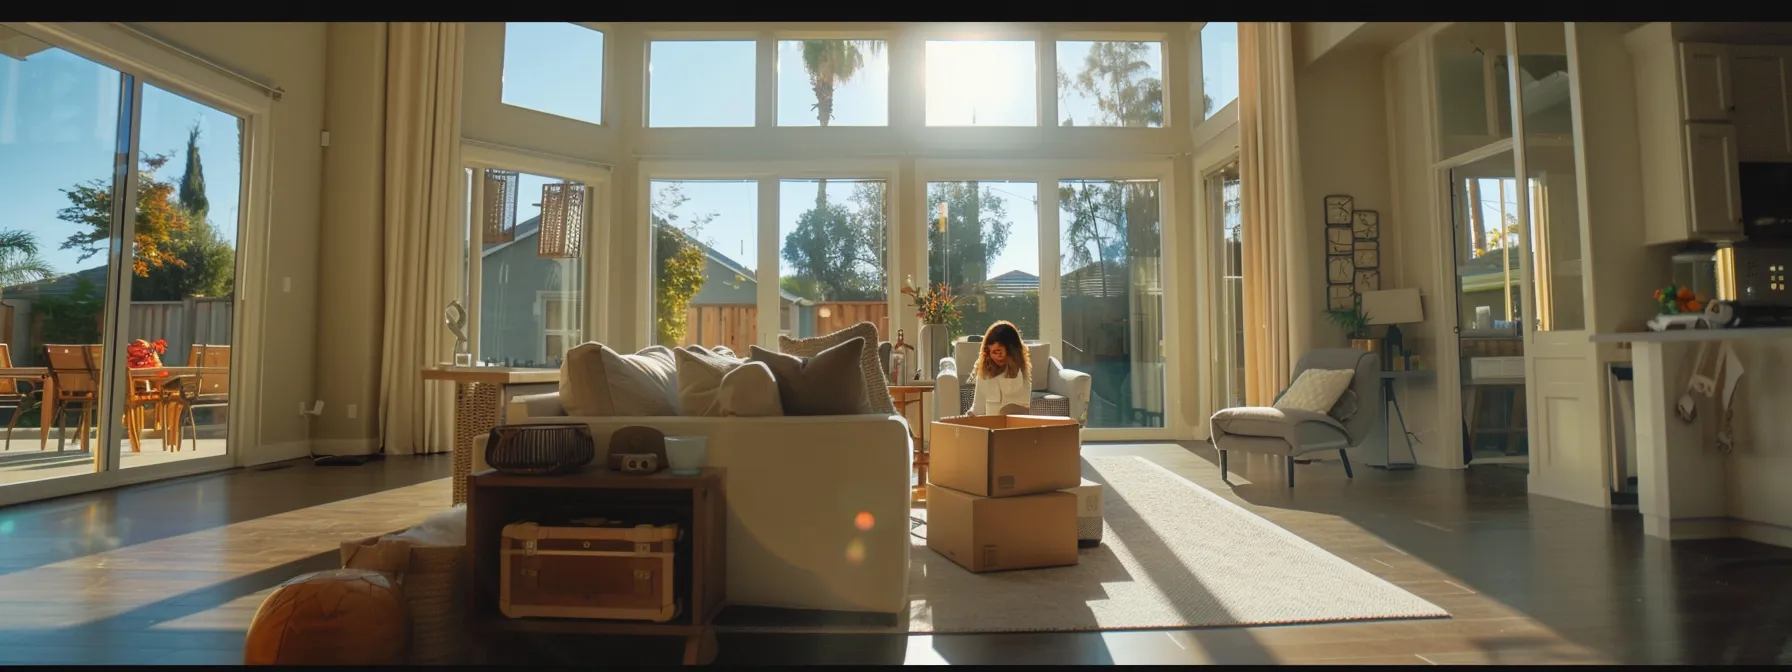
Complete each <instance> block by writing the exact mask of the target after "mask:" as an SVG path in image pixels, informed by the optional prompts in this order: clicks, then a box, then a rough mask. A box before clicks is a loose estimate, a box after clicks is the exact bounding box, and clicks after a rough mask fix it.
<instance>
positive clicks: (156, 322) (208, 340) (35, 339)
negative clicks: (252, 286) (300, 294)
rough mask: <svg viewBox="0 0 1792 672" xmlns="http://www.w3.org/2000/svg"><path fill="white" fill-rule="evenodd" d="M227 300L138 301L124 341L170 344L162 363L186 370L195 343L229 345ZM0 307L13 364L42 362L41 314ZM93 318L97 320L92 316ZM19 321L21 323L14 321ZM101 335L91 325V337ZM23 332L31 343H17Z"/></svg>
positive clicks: (3, 339)
mask: <svg viewBox="0 0 1792 672" xmlns="http://www.w3.org/2000/svg"><path fill="white" fill-rule="evenodd" d="M232 306H233V304H232V302H231V300H230V299H228V298H222V299H187V300H185V301H137V302H133V303H132V304H131V308H130V312H129V313H128V314H127V317H126V318H125V319H126V322H125V338H127V339H132V340H135V339H139V338H141V339H144V340H148V341H153V340H156V339H158V338H159V339H162V340H164V341H167V342H168V352H167V353H166V354H164V355H163V356H162V362H163V363H164V364H167V365H169V366H187V365H188V362H187V354H188V351H189V350H190V349H191V347H192V346H193V345H194V344H206V345H230V341H231V339H230V326H231V319H232V318H233V317H234V315H233V312H232V311H233V308H232ZM17 308H18V307H17V306H13V305H11V304H0V325H6V326H5V327H3V328H0V343H6V344H8V345H9V346H11V349H12V358H13V363H14V364H15V365H19V366H31V365H38V364H41V363H42V361H41V360H42V359H43V357H42V354H41V352H42V349H43V345H44V344H43V342H42V341H43V319H44V317H43V315H38V314H34V312H35V311H32V310H31V309H30V308H29V307H27V308H26V309H25V310H23V311H19V310H18V309H17ZM96 319H98V318H97V316H96ZM15 320H20V321H22V323H21V322H16V321H15ZM99 330H100V326H99V325H97V324H96V325H95V327H94V333H98V332H99ZM19 333H23V334H24V337H23V338H24V339H25V340H28V341H30V342H28V343H24V344H20V343H16V342H15V341H17V340H20V339H19V338H15V334H19Z"/></svg>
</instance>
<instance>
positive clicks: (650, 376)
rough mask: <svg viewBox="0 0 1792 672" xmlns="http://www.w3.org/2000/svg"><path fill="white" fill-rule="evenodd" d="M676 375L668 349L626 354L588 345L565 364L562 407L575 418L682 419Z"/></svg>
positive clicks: (569, 353) (568, 356) (562, 367)
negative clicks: (638, 416) (666, 416)
mask: <svg viewBox="0 0 1792 672" xmlns="http://www.w3.org/2000/svg"><path fill="white" fill-rule="evenodd" d="M677 371H678V368H677V365H676V364H675V363H674V360H673V358H672V351H671V350H668V349H666V348H665V347H664V346H658V345H656V346H653V347H650V348H647V349H645V350H642V351H640V352H637V353H635V354H632V355H623V354H618V353H617V352H616V351H615V350H611V349H610V348H609V346H606V345H604V344H602V343H596V342H592V343H586V344H583V345H580V346H577V347H574V348H573V349H571V350H568V351H566V359H564V360H562V361H561V362H560V403H561V405H563V406H565V407H566V414H567V415H571V416H592V417H605V416H635V415H678V382H677Z"/></svg>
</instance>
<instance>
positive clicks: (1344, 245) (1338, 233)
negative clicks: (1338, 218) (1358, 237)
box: [1325, 226, 1354, 254]
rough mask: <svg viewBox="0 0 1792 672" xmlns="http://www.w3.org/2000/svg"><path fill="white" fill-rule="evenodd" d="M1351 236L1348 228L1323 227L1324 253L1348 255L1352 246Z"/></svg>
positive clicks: (1352, 239)
mask: <svg viewBox="0 0 1792 672" xmlns="http://www.w3.org/2000/svg"><path fill="white" fill-rule="evenodd" d="M1352 235H1353V234H1352V233H1351V231H1350V227H1348V226H1328V227H1325V253H1326V254H1350V252H1351V249H1352V246H1353V244H1354V238H1352Z"/></svg>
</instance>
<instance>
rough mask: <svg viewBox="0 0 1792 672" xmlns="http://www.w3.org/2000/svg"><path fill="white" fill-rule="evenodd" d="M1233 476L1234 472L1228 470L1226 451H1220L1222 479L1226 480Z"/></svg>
mask: <svg viewBox="0 0 1792 672" xmlns="http://www.w3.org/2000/svg"><path fill="white" fill-rule="evenodd" d="M1231 477H1232V474H1231V473H1230V472H1228V471H1226V451H1223V450H1222V451H1220V480H1222V481H1224V480H1226V479H1228V478H1231Z"/></svg>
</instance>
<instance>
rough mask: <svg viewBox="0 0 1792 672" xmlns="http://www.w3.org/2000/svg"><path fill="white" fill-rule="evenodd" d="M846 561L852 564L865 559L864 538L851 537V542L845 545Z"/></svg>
mask: <svg viewBox="0 0 1792 672" xmlns="http://www.w3.org/2000/svg"><path fill="white" fill-rule="evenodd" d="M846 561H847V562H848V563H851V564H854V565H856V564H859V563H862V562H864V561H865V542H864V540H862V539H853V540H852V542H851V543H848V544H847V545H846Z"/></svg>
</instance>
